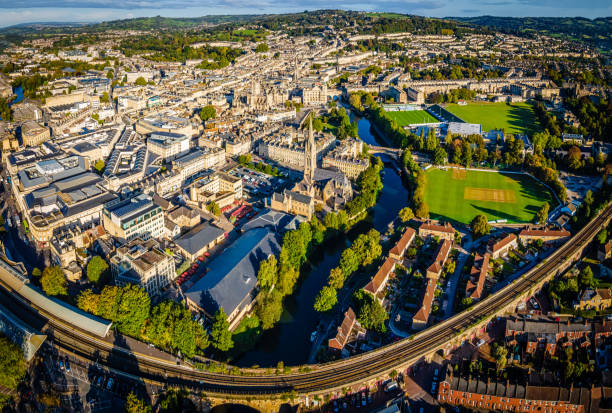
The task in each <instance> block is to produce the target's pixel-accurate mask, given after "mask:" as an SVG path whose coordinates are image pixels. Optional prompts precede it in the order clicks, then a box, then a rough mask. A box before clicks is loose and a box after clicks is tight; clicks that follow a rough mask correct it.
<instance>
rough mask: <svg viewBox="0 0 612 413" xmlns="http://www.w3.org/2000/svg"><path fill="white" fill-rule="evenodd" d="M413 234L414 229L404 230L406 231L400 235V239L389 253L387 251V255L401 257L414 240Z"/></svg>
mask: <svg viewBox="0 0 612 413" xmlns="http://www.w3.org/2000/svg"><path fill="white" fill-rule="evenodd" d="M414 234H415V230H414V229H412V228H406V231H404V234H403V235H402V237H401V238H400V239H399V241H397V244H395V246H394V247H393V248H391V251H389V254H394V255H397V256H401V255H402V254H403V253H404V251H405V250H406V247H407V246H408V245H409V244H410V243H411V242H412V240H413V239H414Z"/></svg>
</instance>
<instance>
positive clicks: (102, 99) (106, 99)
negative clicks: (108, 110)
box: [100, 92, 110, 103]
mask: <svg viewBox="0 0 612 413" xmlns="http://www.w3.org/2000/svg"><path fill="white" fill-rule="evenodd" d="M100 102H102V103H108V102H110V98H109V96H108V92H104V93H102V97H100Z"/></svg>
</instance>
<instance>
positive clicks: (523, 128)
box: [445, 102, 541, 136]
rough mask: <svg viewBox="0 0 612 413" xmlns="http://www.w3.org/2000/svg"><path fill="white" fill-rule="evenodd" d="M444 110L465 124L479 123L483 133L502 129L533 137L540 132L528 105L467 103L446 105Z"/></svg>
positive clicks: (523, 103)
mask: <svg viewBox="0 0 612 413" xmlns="http://www.w3.org/2000/svg"><path fill="white" fill-rule="evenodd" d="M445 109H446V110H448V111H449V112H451V113H453V114H455V115H457V116H458V117H460V118H461V119H463V120H464V121H465V122H468V123H480V124H481V125H482V130H483V131H489V130H491V129H504V130H505V131H506V133H512V134H516V133H526V134H528V135H530V136H531V135H533V134H534V133H536V132H538V131H540V130H541V127H540V123H539V122H538V120H537V118H536V115H535V113H534V111H533V107H532V106H531V105H530V104H529V103H525V102H518V103H512V104H508V103H503V102H501V103H468V104H467V105H465V106H460V105H457V104H448V105H446V106H445Z"/></svg>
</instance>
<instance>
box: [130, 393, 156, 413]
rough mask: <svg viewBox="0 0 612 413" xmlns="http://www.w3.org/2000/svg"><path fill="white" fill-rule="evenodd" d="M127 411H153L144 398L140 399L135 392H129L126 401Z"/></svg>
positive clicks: (131, 412)
mask: <svg viewBox="0 0 612 413" xmlns="http://www.w3.org/2000/svg"><path fill="white" fill-rule="evenodd" d="M125 412H126V413H151V406H149V405H148V404H145V402H144V400H142V399H140V398H139V397H138V396H136V394H134V392H130V394H128V397H127V400H126V403H125Z"/></svg>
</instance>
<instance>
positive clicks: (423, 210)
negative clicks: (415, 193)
mask: <svg viewBox="0 0 612 413" xmlns="http://www.w3.org/2000/svg"><path fill="white" fill-rule="evenodd" d="M414 214H415V215H416V216H417V217H419V218H429V205H428V204H427V202H425V201H422V202H421V203H420V204H419V205H418V206H417V209H416V210H415V211H414Z"/></svg>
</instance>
